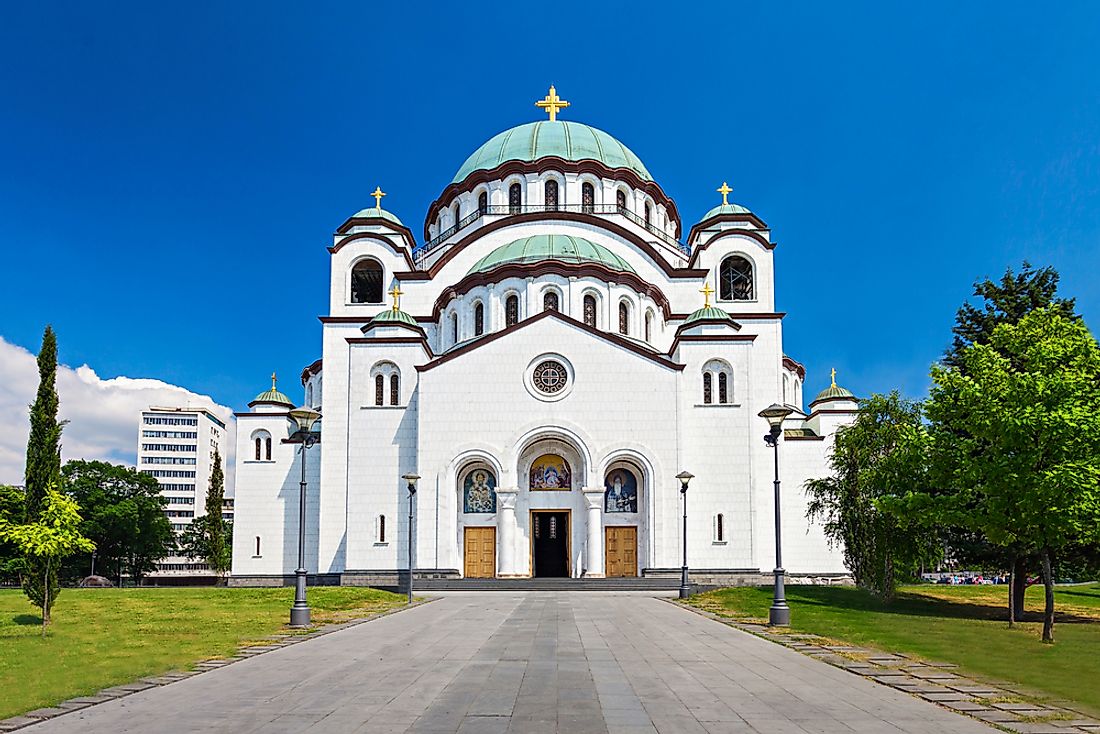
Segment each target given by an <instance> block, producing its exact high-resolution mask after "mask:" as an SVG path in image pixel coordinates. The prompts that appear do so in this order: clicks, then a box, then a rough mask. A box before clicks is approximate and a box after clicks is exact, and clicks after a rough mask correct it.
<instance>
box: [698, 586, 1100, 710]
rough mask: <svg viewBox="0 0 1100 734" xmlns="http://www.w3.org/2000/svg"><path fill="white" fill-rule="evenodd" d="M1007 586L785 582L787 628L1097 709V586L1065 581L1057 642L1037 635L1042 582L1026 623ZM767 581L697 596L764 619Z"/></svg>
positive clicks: (703, 602)
mask: <svg viewBox="0 0 1100 734" xmlns="http://www.w3.org/2000/svg"><path fill="white" fill-rule="evenodd" d="M1006 594H1007V589H1006V587H1004V586H909V587H904V588H903V589H901V591H900V593H899V595H898V597H897V598H896V599H895V600H894V601H893V602H892V603H890V604H883V603H881V602H878V601H876V600H875V599H874V598H872V597H871V596H870V595H869V594H867V593H866V592H864V591H861V590H859V589H854V588H850V587H832V588H829V587H814V586H788V587H787V599H788V602H789V603H790V606H791V627H792V629H794V630H797V631H799V632H808V633H814V634H818V635H821V636H823V637H828V638H831V639H834V640H837V641H844V642H849V643H852V644H856V645H861V646H867V647H875V648H879V649H881V650H887V651H897V652H903V653H906V654H911V655H916V656H918V657H921V658H924V659H926V660H934V661H942V662H950V663H955V664H957V665H959V666H960V669H961V670H962V671H963V672H965V673H967V674H969V675H971V676H973V677H977V678H981V679H985V680H987V681H990V682H993V681H1004V682H1012V683H1017V684H1021V685H1023V686H1026V687H1027V688H1028V689H1030V691H1033V692H1034V693H1035V694H1036V695H1037V696H1039V697H1046V698H1051V699H1055V700H1059V699H1060V700H1065V701H1069V702H1073V703H1075V704H1077V706H1076V707H1077V708H1080V709H1082V710H1084V711H1085V712H1087V713H1092V714H1093V715H1097V714H1100V684H1098V682H1100V584H1091V585H1089V586H1067V587H1059V588H1058V590H1057V592H1056V594H1055V600H1056V605H1057V611H1058V616H1057V618H1056V624H1055V629H1054V635H1055V639H1056V640H1057V644H1055V645H1044V644H1043V643H1042V642H1040V632H1041V629H1042V624H1041V622H1040V621H1039V620H1040V612H1041V609H1042V603H1043V589H1042V587H1041V586H1037V587H1032V588H1030V589H1029V590H1028V593H1027V602H1026V608H1027V611H1028V615H1027V620H1028V621H1025V622H1023V623H1020V624H1019V625H1017V627H1016V628H1014V629H1009V628H1008V626H1007V623H1006V622H1005V621H1004V620H1005V618H1006V617H1007V608H1006V604H1007V600H1006ZM771 595H772V590H771V588H748V587H744V588H732V589H721V590H719V591H714V592H710V593H707V594H700V595H698V596H696V597H693V598H692V603H694V604H696V605H697V606H700V607H702V608H705V609H709V610H710V611H714V612H718V613H720V614H723V615H726V616H731V617H736V618H740V619H748V618H755V619H757V620H759V619H766V618H767V616H768V607H769V606H770V605H771Z"/></svg>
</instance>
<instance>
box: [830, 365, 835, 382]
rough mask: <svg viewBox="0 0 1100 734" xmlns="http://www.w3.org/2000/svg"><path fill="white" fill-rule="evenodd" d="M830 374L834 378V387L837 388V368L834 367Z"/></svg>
mask: <svg viewBox="0 0 1100 734" xmlns="http://www.w3.org/2000/svg"><path fill="white" fill-rule="evenodd" d="M830 374H831V376H832V378H833V387H836V367H833V371H832V372H831V373H830Z"/></svg>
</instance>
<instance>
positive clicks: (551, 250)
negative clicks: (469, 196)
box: [470, 234, 634, 274]
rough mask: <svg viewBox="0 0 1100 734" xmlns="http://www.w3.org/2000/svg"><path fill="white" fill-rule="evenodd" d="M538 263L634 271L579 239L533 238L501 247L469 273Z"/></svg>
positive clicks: (619, 258)
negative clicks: (500, 266)
mask: <svg viewBox="0 0 1100 734" xmlns="http://www.w3.org/2000/svg"><path fill="white" fill-rule="evenodd" d="M542 260H558V261H560V262H567V263H572V264H574V265H579V264H581V263H599V264H600V265H604V266H606V267H608V268H611V269H612V270H618V271H621V272H626V273H633V272H634V268H632V267H630V263H628V262H627V261H626V260H623V259H622V258H621V257H619V256H618V255H616V254H615V253H613V252H612V251H611V250H609V249H607V248H606V247H604V246H603V245H597V244H596V243H595V242H591V241H589V240H586V239H584V238H583V237H573V236H571V235H564V234H537V235H533V236H531V237H524V238H523V239H519V240H515V241H514V242H509V243H508V244H506V245H501V246H500V247H498V248H497V249H495V250H493V251H492V252H490V253H489V254H488V255H486V256H485V257H483V258H481V259H480V260H478V261H477V262H476V263H474V266H473V267H472V268H470V273H471V274H472V273H483V272H485V271H487V270H492V269H493V268H495V267H497V266H498V265H505V264H509V263H534V262H540V261H542Z"/></svg>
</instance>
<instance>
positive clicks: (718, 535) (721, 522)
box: [714, 512, 726, 543]
mask: <svg viewBox="0 0 1100 734" xmlns="http://www.w3.org/2000/svg"><path fill="white" fill-rule="evenodd" d="M714 541H715V542H716V543H725V542H726V516H725V515H723V514H722V513H721V512H719V513H718V514H717V515H715V516H714Z"/></svg>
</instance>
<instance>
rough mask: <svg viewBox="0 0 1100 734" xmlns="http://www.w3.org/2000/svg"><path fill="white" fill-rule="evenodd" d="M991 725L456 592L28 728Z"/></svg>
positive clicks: (807, 671) (593, 617) (271, 733)
mask: <svg viewBox="0 0 1100 734" xmlns="http://www.w3.org/2000/svg"><path fill="white" fill-rule="evenodd" d="M23 731H26V732H27V734H50V733H53V732H63V733H65V734H75V733H76V732H80V733H81V734H121V733H122V732H156V733H157V734H179V733H183V732H233V733H234V734H245V733H246V732H263V733H264V734H275V733H276V732H279V733H280V734H281V733H287V734H289V733H291V732H313V733H320V732H324V733H326V734H339V733H340V732H362V733H363V734H387V733H389V732H450V733H451V734H455V733H456V732H458V733H460V734H474V733H476V734H495V733H502V732H521V733H522V734H543V733H549V732H569V733H570V734H585V733H587V732H608V734H615V733H617V732H621V733H622V734H627V733H629V734H635V733H641V732H650V733H652V732H697V733H700V734H707V733H710V734H720V733H725V732H762V733H764V732H766V733H767V734H784V733H785V732H796V733H798V734H805V733H806V732H867V733H874V734H879V733H883V734H887V733H893V732H922V733H928V734H956V733H957V734H968V733H971V732H973V733H975V734H977V733H979V732H986V733H988V732H993V731H995V730H994V729H991V728H989V727H987V726H985V725H984V724H981V723H980V722H977V721H975V720H973V719H968V718H966V717H964V716H961V715H959V714H955V713H952V712H949V711H947V710H945V709H941V708H939V707H937V706H935V705H933V704H930V703H926V702H924V701H922V700H920V699H917V698H914V697H912V696H909V695H907V694H904V693H901V692H899V691H896V690H893V689H891V688H888V687H886V686H882V685H878V684H875V683H872V682H870V681H868V680H865V679H863V678H861V677H859V676H856V675H852V674H851V673H848V672H845V671H843V670H840V669H838V668H834V667H832V666H830V665H827V664H825V663H822V662H819V661H817V660H814V659H812V658H809V657H806V656H804V655H800V654H799V653H796V652H793V651H791V650H788V649H786V648H784V647H781V646H779V645H775V644H773V643H770V642H767V641H764V640H761V639H759V638H756V637H753V636H751V635H749V634H746V633H744V632H739V631H737V630H734V629H731V628H729V627H727V626H725V625H723V624H720V623H718V622H715V621H713V620H710V619H706V618H704V617H701V616H699V615H696V614H693V613H691V612H689V611H685V610H682V609H678V608H676V607H675V606H673V605H671V604H668V603H667V602H663V601H661V600H659V599H654V598H650V597H645V596H637V595H617V594H600V593H584V592H582V593H571V594H555V593H535V592H529V593H514V594H513V593H496V594H459V595H448V596H446V597H443V598H441V599H439V600H437V601H434V602H432V603H430V604H425V605H423V606H420V607H417V608H415V609H411V610H408V611H405V612H400V613H398V614H394V615H390V616H388V617H384V618H382V619H378V620H375V621H373V622H368V623H366V624H362V625H359V626H357V627H353V628H350V629H347V630H344V631H341V632H336V633H333V634H330V635H325V636H323V637H320V638H318V639H316V640H313V641H310V642H306V643H302V644H298V645H291V646H289V647H287V648H284V649H281V650H276V651H274V652H269V653H265V654H263V655H259V656H256V657H253V658H249V659H247V660H243V661H241V662H238V663H234V664H233V665H230V666H227V667H225V668H220V669H217V670H213V671H211V672H208V673H203V674H202V675H198V676H195V677H192V678H187V679H185V680H182V681H180V682H178V683H173V684H171V685H168V686H163V687H159V688H154V689H150V690H148V691H143V692H141V693H137V694H134V695H132V696H127V697H125V698H122V699H119V700H116V701H112V702H109V703H105V704H101V705H98V706H93V707H91V708H88V709H84V710H81V711H77V712H74V713H72V714H68V715H65V716H61V717H59V718H57V719H52V720H49V721H46V722H44V723H42V724H37V725H35V726H32V727H29V728H27V729H24V730H23Z"/></svg>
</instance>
